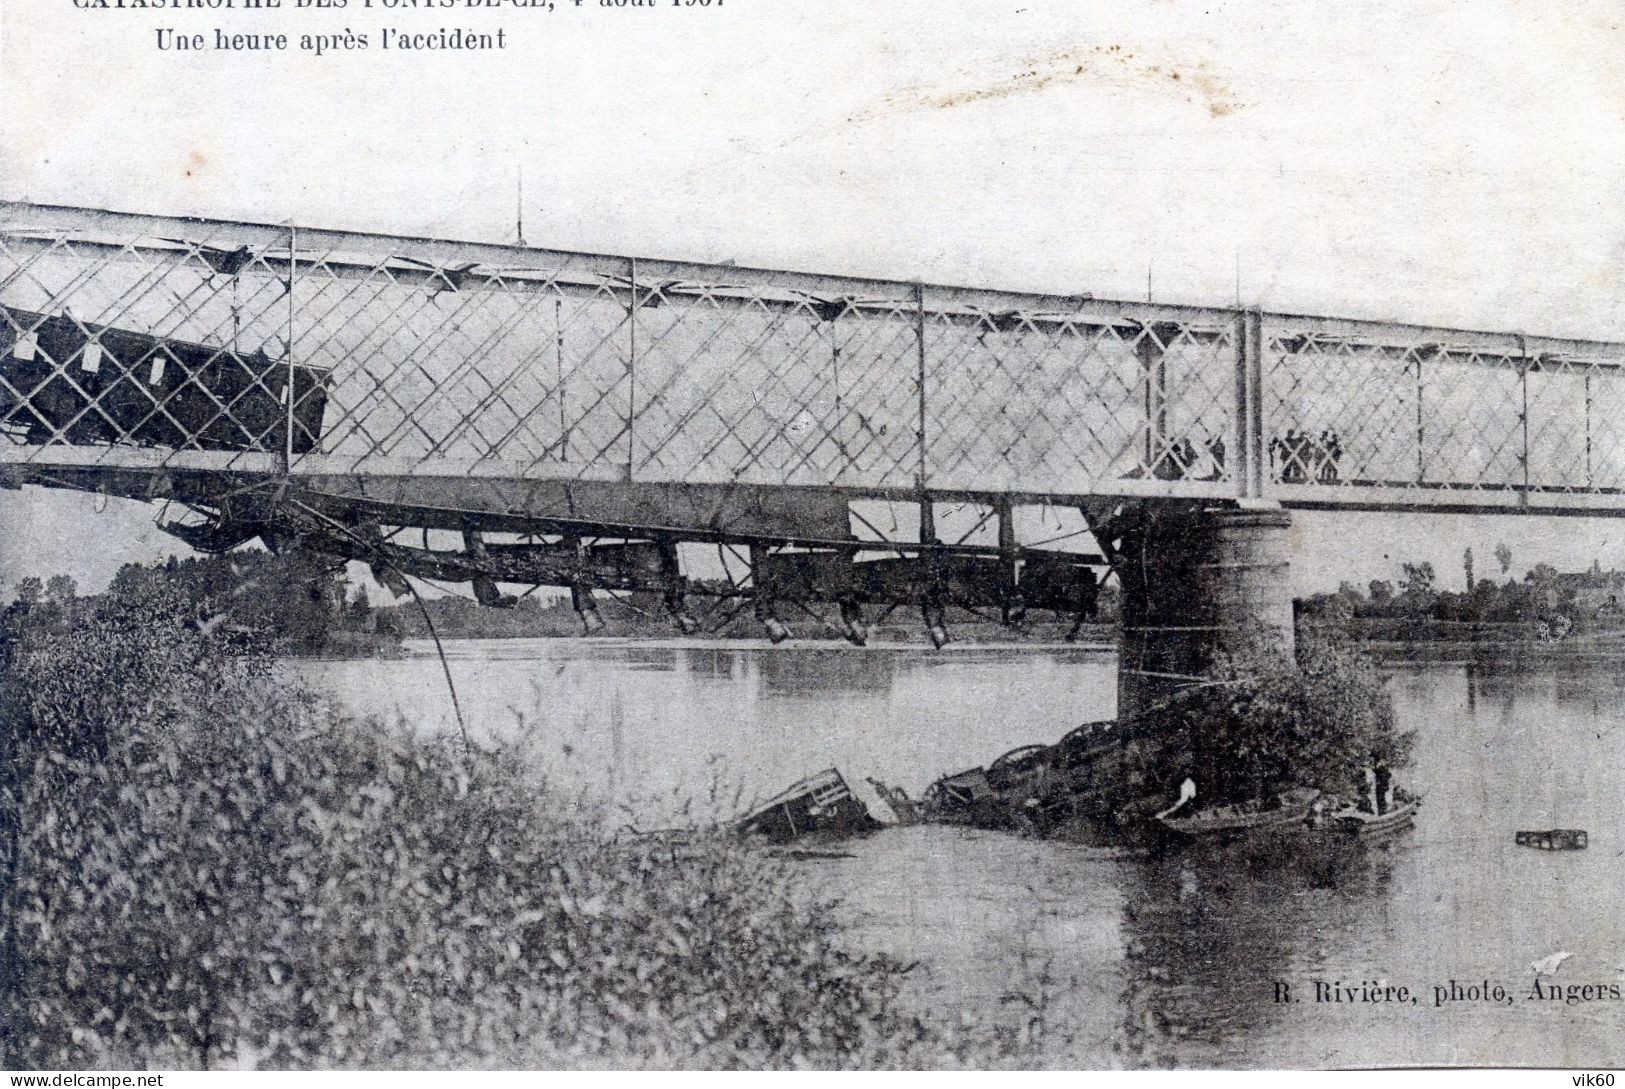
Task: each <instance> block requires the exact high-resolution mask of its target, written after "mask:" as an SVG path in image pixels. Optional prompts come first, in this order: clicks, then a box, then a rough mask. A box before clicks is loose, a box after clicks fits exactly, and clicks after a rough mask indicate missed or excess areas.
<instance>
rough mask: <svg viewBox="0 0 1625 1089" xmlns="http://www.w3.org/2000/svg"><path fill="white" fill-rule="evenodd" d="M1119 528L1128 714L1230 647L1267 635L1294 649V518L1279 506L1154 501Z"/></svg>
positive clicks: (1171, 690) (1124, 517) (1133, 509)
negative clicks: (1291, 549)
mask: <svg viewBox="0 0 1625 1089" xmlns="http://www.w3.org/2000/svg"><path fill="white" fill-rule="evenodd" d="M1111 524H1112V532H1111V534H1110V536H1111V537H1112V538H1114V545H1113V548H1112V553H1113V556H1112V559H1113V567H1114V569H1115V570H1116V572H1117V576H1118V578H1119V580H1120V581H1121V584H1122V589H1123V617H1122V641H1121V650H1120V651H1119V657H1118V666H1117V713H1118V715H1119V716H1130V715H1134V714H1138V713H1140V712H1142V711H1146V710H1149V709H1151V708H1154V707H1155V706H1157V705H1158V704H1159V703H1161V702H1163V701H1165V700H1167V699H1168V698H1169V697H1171V696H1172V695H1174V694H1175V693H1176V692H1178V691H1179V690H1181V689H1182V688H1185V687H1187V686H1189V685H1190V684H1192V683H1193V682H1196V681H1198V680H1200V679H1201V678H1202V676H1203V675H1204V672H1205V671H1206V669H1207V667H1208V664H1209V663H1210V662H1211V660H1212V658H1213V655H1214V653H1215V651H1217V650H1219V649H1220V648H1223V647H1227V646H1236V645H1239V644H1242V643H1247V642H1254V641H1257V640H1258V639H1260V638H1262V639H1264V640H1267V641H1269V642H1273V644H1274V646H1275V647H1276V648H1277V649H1278V651H1279V653H1281V654H1283V655H1290V654H1291V653H1292V650H1293V643H1294V634H1293V619H1292V587H1291V583H1290V580H1289V579H1288V573H1289V566H1290V565H1289V559H1288V556H1289V552H1288V534H1289V531H1290V529H1291V525H1292V519H1291V516H1290V515H1289V514H1288V513H1287V512H1286V511H1285V510H1283V509H1281V507H1280V506H1279V505H1276V504H1265V503H1253V504H1249V505H1235V504H1232V505H1220V504H1215V503H1213V502H1211V501H1207V502H1190V501H1173V500H1146V501H1141V502H1139V503H1136V504H1132V505H1130V506H1128V507H1126V508H1124V509H1121V510H1120V511H1118V512H1116V513H1115V514H1114V516H1113V518H1112V520H1111Z"/></svg>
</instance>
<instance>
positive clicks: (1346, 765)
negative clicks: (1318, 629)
mask: <svg viewBox="0 0 1625 1089" xmlns="http://www.w3.org/2000/svg"><path fill="white" fill-rule="evenodd" d="M1171 714H1172V716H1173V717H1174V719H1175V722H1176V726H1175V730H1176V737H1177V739H1178V740H1177V743H1176V745H1175V747H1174V754H1175V755H1174V757H1173V759H1174V760H1175V762H1176V763H1182V764H1183V766H1184V767H1186V768H1187V769H1189V774H1191V775H1192V777H1193V778H1195V780H1196V782H1197V784H1198V790H1199V791H1200V793H1199V795H1198V798H1199V799H1200V800H1201V801H1202V802H1205V803H1207V804H1225V803H1234V802H1243V801H1250V800H1253V799H1263V798H1270V797H1273V796H1274V795H1276V794H1278V793H1280V792H1281V791H1283V790H1286V789H1288V788H1290V787H1294V786H1307V787H1314V788H1316V789H1319V790H1323V791H1326V792H1328V793H1331V794H1336V795H1340V796H1342V797H1344V798H1354V797H1358V796H1360V795H1361V794H1362V793H1363V792H1364V791H1365V789H1366V786H1365V769H1366V768H1367V767H1370V766H1371V765H1372V763H1373V761H1374V760H1376V761H1381V762H1384V763H1386V764H1387V765H1388V766H1389V767H1390V768H1393V769H1396V770H1397V769H1398V768H1401V767H1403V766H1404V765H1405V764H1407V763H1408V762H1409V759H1410V754H1411V747H1412V742H1413V736H1412V735H1411V734H1410V733H1407V732H1402V731H1401V730H1399V728H1398V726H1397V724H1396V721H1395V718H1394V709H1393V700H1392V698H1391V697H1390V695H1389V694H1388V691H1387V689H1386V687H1385V681H1384V678H1383V675H1382V672H1381V671H1380V670H1379V669H1378V667H1377V665H1376V663H1375V662H1374V661H1373V660H1372V659H1371V658H1369V657H1368V656H1367V655H1365V654H1364V653H1363V652H1361V651H1359V650H1357V649H1355V648H1353V647H1352V646H1350V645H1348V644H1347V643H1344V642H1340V641H1337V640H1335V639H1332V638H1329V637H1327V636H1325V635H1322V634H1318V633H1314V632H1302V633H1301V634H1300V638H1299V639H1298V642H1297V650H1296V654H1295V655H1294V656H1293V657H1290V658H1289V657H1288V656H1286V655H1284V654H1282V653H1281V652H1280V651H1279V650H1278V649H1277V648H1276V647H1274V646H1272V645H1271V644H1270V642H1269V641H1268V639H1267V638H1265V637H1262V636H1259V637H1255V638H1252V639H1249V640H1245V641H1243V642H1242V643H1240V644H1239V645H1237V646H1233V647H1231V648H1229V649H1227V650H1224V651H1221V652H1220V653H1219V654H1218V655H1217V657H1216V660H1215V662H1214V663H1213V665H1212V667H1211V669H1210V671H1209V679H1208V683H1206V684H1204V685H1203V686H1202V687H1200V688H1197V689H1195V690H1193V691H1191V692H1189V693H1188V694H1187V695H1185V696H1184V697H1182V698H1181V699H1180V700H1179V701H1178V702H1177V703H1176V704H1175V705H1174V707H1173V708H1171Z"/></svg>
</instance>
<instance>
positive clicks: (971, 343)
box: [0, 204, 1625, 507]
mask: <svg viewBox="0 0 1625 1089" xmlns="http://www.w3.org/2000/svg"><path fill="white" fill-rule="evenodd" d="M0 308H3V309H0V461H3V462H10V463H14V464H18V463H20V464H24V465H33V466H36V467H49V466H53V465H84V464H103V465H140V466H149V467H150V466H158V467H163V466H185V467H202V468H215V469H227V470H242V471H255V472H266V473H276V472H280V473H292V474H302V473H303V474H315V473H334V472H338V473H345V474H353V475H368V474H379V475H390V474H398V475H418V476H437V475H439V476H489V477H493V478H502V479H507V480H521V481H522V480H529V479H548V480H558V479H564V480H570V479H592V480H631V481H640V482H641V481H647V482H663V481H676V482H687V483H720V484H733V483H742V484H760V485H774V486H777V485H789V486H801V485H805V486H823V487H837V488H841V489H847V490H850V491H852V492H854V493H865V494H876V495H899V494H907V493H909V492H911V491H914V490H917V489H918V488H919V487H920V486H921V485H922V484H923V485H924V486H925V487H927V488H929V489H931V490H933V491H940V492H944V493H952V492H961V493H968V494H977V493H982V494H989V493H1015V494H1017V495H1026V496H1032V497H1055V498H1058V499H1066V498H1069V497H1081V496H1089V495H1113V494H1122V495H1136V494H1154V495H1184V496H1196V497H1204V496H1205V497H1215V498H1217V497H1234V496H1257V497H1272V496H1273V497H1279V498H1283V499H1287V500H1289V501H1295V502H1324V503H1350V504H1360V503H1373V502H1393V503H1400V504H1403V505H1411V506H1448V505H1461V504H1464V503H1472V504H1477V505H1491V506H1496V505H1508V506H1541V507H1548V506H1556V505H1584V506H1587V507H1595V506H1604V507H1606V506H1612V505H1617V506H1625V499H1617V498H1616V497H1619V496H1621V495H1625V489H1622V483H1625V479H1622V478H1625V455H1622V450H1621V439H1622V438H1625V436H1622V435H1621V434H1620V430H1621V428H1622V427H1625V424H1622V423H1621V421H1622V419H1625V417H1622V414H1621V413H1620V411H1619V409H1620V407H1622V406H1621V403H1620V402H1621V401H1622V400H1625V385H1622V384H1621V383H1622V379H1621V377H1620V375H1621V373H1622V372H1621V371H1620V367H1621V365H1622V364H1625V348H1622V347H1621V346H1618V345H1610V344H1601V343H1592V342H1576V341H1553V340H1543V339H1539V338H1532V337H1530V338H1525V337H1518V336H1510V335H1504V334H1488V333H1465V332H1458V331H1449V330H1437V329H1423V328H1416V327H1409V326H1400V325H1393V324H1385V323H1360V322H1349V321H1339V320H1336V319H1326V318H1312V317H1291V316H1284V315H1274V314H1258V313H1256V312H1242V311H1236V310H1230V309H1224V308H1185V307H1174V306H1158V305H1151V304H1138V303H1130V302H1118V301H1109V300H1096V299H1091V298H1088V297H1082V296H1045V295H1034V294H1023V293H1011V292H996V291H983V290H975V289H966V288H950V287H941V286H935V285H920V284H914V283H907V282H901V281H883V280H870V279H857V278H850V277H838V276H818V275H810V274H804V273H793V272H780V271H771V270H758V269H743V268H737V267H734V266H732V265H717V264H694V263H684V262H674V261H660V260H650V259H643V258H630V257H620V256H611V255H599V254H583V253H567V252H561V251H552V250H543V249H536V248H531V247H516V246H500V245H491V244H484V243H466V242H448V241H442V240H435V239H409V238H398V237H390V236H382V235H373V234H361V233H351V232H336V231H324V230H312V229H307V228H303V227H297V226H274V225H254V224H239V223H229V222H221V221H204V220H192V219H173V218H162V217H149V216H135V215H126V214H121V213H111V212H97V211H89V210H83V209H72V208H56V207H43V206H36V205H26V204H9V205H0Z"/></svg>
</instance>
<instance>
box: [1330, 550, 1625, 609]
mask: <svg viewBox="0 0 1625 1089" xmlns="http://www.w3.org/2000/svg"><path fill="white" fill-rule="evenodd" d="M1496 553H1497V555H1496V559H1497V563H1498V564H1499V563H1500V562H1501V561H1502V560H1503V559H1506V560H1510V554H1509V553H1510V550H1508V549H1507V548H1506V546H1505V545H1497V546H1496ZM1467 558H1468V557H1467V556H1465V555H1464V556H1463V573H1464V574H1466V573H1467V571H1469V570H1471V565H1470V564H1468V563H1467V562H1466V560H1467ZM1400 572H1401V577H1400V579H1399V584H1398V588H1397V592H1396V588H1395V586H1394V584H1393V583H1391V582H1389V581H1388V580H1386V579H1372V580H1371V581H1370V582H1369V583H1367V584H1366V591H1365V593H1364V594H1361V593H1360V592H1359V591H1358V590H1357V589H1356V588H1355V587H1354V585H1353V584H1352V583H1349V582H1344V583H1343V584H1342V585H1340V586H1339V587H1338V589H1337V592H1336V593H1322V594H1315V595H1312V596H1310V597H1308V598H1305V599H1304V600H1303V601H1302V603H1301V604H1302V609H1303V612H1304V615H1306V616H1311V617H1321V618H1325V619H1349V618H1354V619H1362V620H1377V619H1382V620H1405V621H1408V622H1414V621H1418V620H1423V619H1433V620H1442V621H1452V622H1458V623H1473V624H1478V623H1497V624H1536V623H1539V622H1540V621H1552V620H1553V619H1554V618H1555V617H1557V616H1560V615H1561V616H1567V617H1569V618H1570V619H1571V620H1572V619H1575V618H1577V617H1585V616H1587V615H1590V614H1594V613H1596V612H1598V611H1599V609H1601V608H1604V607H1608V606H1607V605H1606V603H1607V602H1608V601H1609V600H1610V598H1614V599H1622V598H1625V575H1621V574H1615V573H1612V572H1606V571H1603V570H1602V569H1601V567H1600V566H1599V565H1596V564H1593V566H1592V569H1591V570H1590V571H1588V572H1585V573H1582V574H1568V575H1565V574H1563V573H1561V572H1559V571H1558V570H1557V568H1555V567H1553V566H1552V565H1551V564H1547V563H1537V564H1535V565H1534V566H1532V567H1530V568H1529V570H1528V572H1527V573H1526V574H1525V575H1524V576H1523V578H1521V579H1512V578H1508V579H1505V580H1504V581H1502V582H1499V583H1498V582H1496V580H1494V579H1488V578H1475V579H1474V581H1473V583H1472V585H1471V588H1470V589H1463V590H1462V591H1460V592H1454V591H1445V590H1440V589H1439V587H1438V579H1437V574H1436V572H1435V571H1434V569H1433V566H1432V564H1430V563H1427V562H1417V563H1403V564H1401V565H1400ZM1598 602H1602V603H1604V604H1603V605H1599V604H1598Z"/></svg>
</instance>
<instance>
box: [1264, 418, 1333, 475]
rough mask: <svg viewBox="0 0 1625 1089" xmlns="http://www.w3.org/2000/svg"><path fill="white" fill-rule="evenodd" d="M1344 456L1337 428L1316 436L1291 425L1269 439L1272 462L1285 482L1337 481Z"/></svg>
mask: <svg viewBox="0 0 1625 1089" xmlns="http://www.w3.org/2000/svg"><path fill="white" fill-rule="evenodd" d="M1342 459H1343V440H1342V439H1340V438H1339V437H1338V435H1337V432H1335V431H1331V430H1323V431H1321V433H1320V436H1319V437H1318V438H1316V437H1314V436H1311V435H1310V434H1309V432H1307V431H1304V432H1302V433H1300V432H1299V431H1298V430H1297V429H1296V428H1288V429H1287V432H1286V434H1284V435H1277V436H1276V437H1275V438H1273V439H1271V440H1270V465H1271V466H1272V467H1273V469H1274V471H1275V479H1276V480H1278V481H1280V482H1281V483H1282V484H1309V483H1316V484H1335V483H1337V481H1338V479H1339V472H1340V470H1339V463H1340V462H1341V461H1342Z"/></svg>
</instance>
